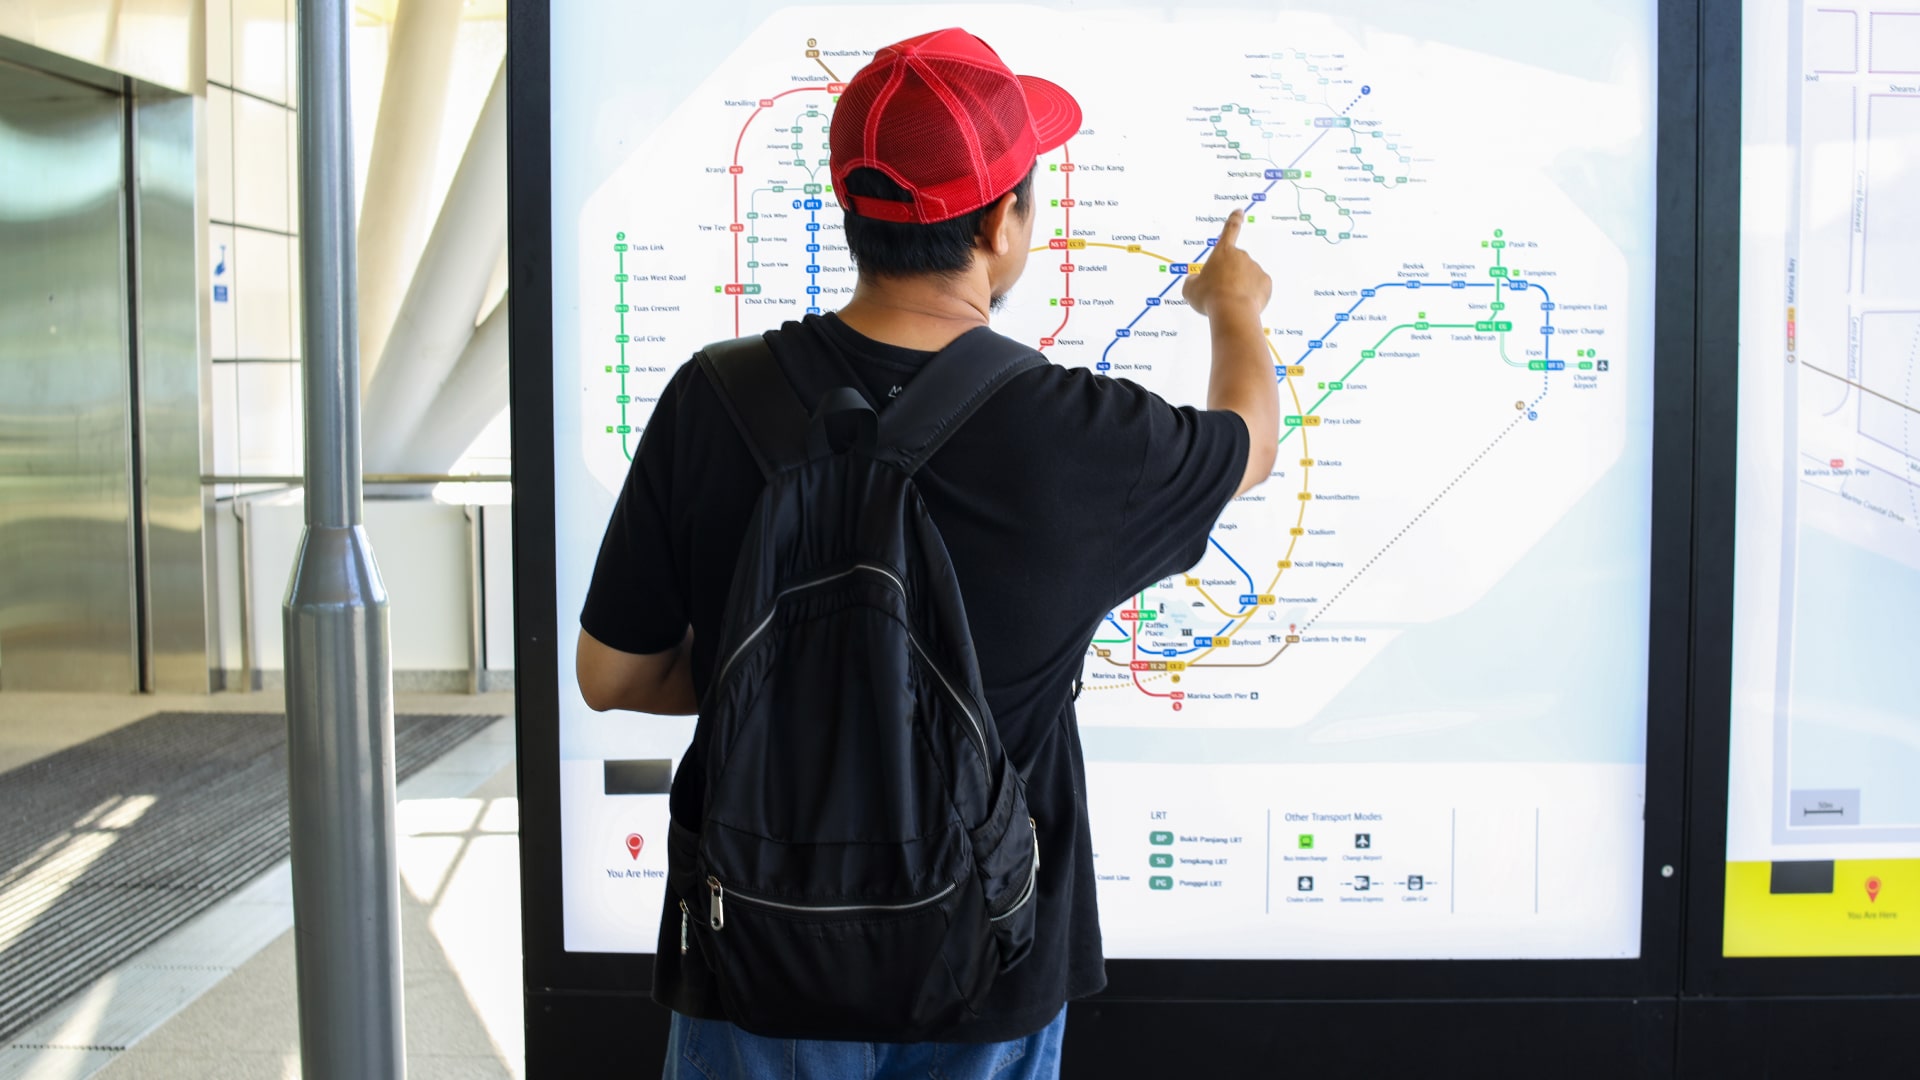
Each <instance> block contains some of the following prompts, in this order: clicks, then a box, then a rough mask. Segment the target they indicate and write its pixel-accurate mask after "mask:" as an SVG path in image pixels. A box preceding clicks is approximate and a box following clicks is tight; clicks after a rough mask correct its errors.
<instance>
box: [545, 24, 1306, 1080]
mask: <svg viewBox="0 0 1920 1080" xmlns="http://www.w3.org/2000/svg"><path fill="white" fill-rule="evenodd" d="M1079 126H1080V107H1079V106H1078V104H1076V103H1075V102H1074V101H1073V99H1072V98H1071V97H1069V96H1068V95H1067V94H1066V92H1065V91H1063V90H1061V89H1060V88H1059V87H1056V86H1054V85H1053V84H1051V83H1047V82H1044V81H1042V80H1039V79H1034V78H1030V77H1019V76H1015V75H1014V74H1013V73H1012V72H1010V71H1008V70H1007V68H1006V66H1005V65H1004V64H1003V63H1002V62H1001V61H1000V59H999V57H998V56H997V55H995V54H994V52H993V51H992V49H990V48H989V47H987V45H986V44H985V43H984V42H982V41H980V40H979V39H978V38H975V37H973V36H972V35H971V34H967V33H965V32H964V31H960V30H944V31H939V32H936V33H932V34H927V35H923V36H921V37H917V38H912V39H909V40H907V41H903V42H901V43H899V44H897V45H894V46H890V47H888V48H886V49H882V50H880V51H879V52H878V53H876V54H875V56H874V59H873V62H872V63H871V64H870V65H869V66H868V67H866V68H864V69H862V70H861V71H860V72H859V73H858V74H857V75H855V76H854V78H853V80H852V82H850V83H849V84H848V86H847V88H846V92H845V93H844V94H843V95H842V97H841V100H840V102H839V105H838V108H837V110H836V111H835V113H834V116H833V124H832V132H831V153H832V157H831V162H832V177H833V184H834V192H835V194H836V195H837V196H838V197H839V198H840V201H841V205H842V207H843V208H844V209H845V210H846V240H847V247H848V249H849V251H850V252H851V254H852V256H853V259H854V261H855V263H856V264H857V266H858V269H859V278H858V284H857V286H856V288H855V289H854V294H853V298H852V299H851V300H850V301H849V302H848V303H847V304H846V306H845V307H843V308H842V309H841V310H840V311H839V312H838V313H835V314H827V315H818V316H813V315H810V316H808V317H806V318H805V319H803V320H801V321H799V322H789V323H787V324H785V325H784V326H782V327H781V328H780V329H779V330H776V331H772V332H769V333H768V334H767V335H766V341H767V344H768V346H769V347H770V348H771V349H772V350H773V352H774V355H775V357H776V359H777V360H778V361H779V364H780V366H781V368H782V370H783V371H784V372H785V373H787V374H788V376H789V378H790V379H793V376H794V373H796V372H813V373H815V375H814V381H816V382H817V381H818V380H819V375H818V373H820V372H822V371H826V372H830V373H833V374H834V375H836V376H838V378H837V380H835V381H834V384H835V385H852V386H855V387H856V388H858V389H860V390H861V391H863V392H864V395H865V397H866V398H867V399H868V401H869V402H871V403H873V404H874V406H875V407H876V408H882V409H883V408H884V407H885V405H886V403H887V401H888V400H889V399H890V398H892V397H893V396H894V395H896V394H898V393H899V392H900V390H901V389H902V388H903V387H904V386H905V385H906V384H907V383H908V382H910V381H911V380H912V378H913V376H914V373H915V372H916V370H918V369H919V368H920V367H921V366H922V365H924V364H925V363H926V362H927V361H928V359H929V358H930V357H931V356H933V355H934V353H936V352H937V351H939V350H940V349H941V348H943V347H944V346H946V345H947V344H948V343H949V342H952V341H953V340H955V339H956V338H958V337H960V336H961V335H962V334H963V333H966V332H967V331H969V330H973V329H975V328H977V327H981V326H985V325H986V324H987V322H988V315H989V312H990V311H992V310H994V309H995V308H997V307H998V306H999V304H1000V302H1001V300H1002V299H1003V298H1004V297H1005V296H1006V294H1007V292H1008V290H1009V289H1011V288H1012V287H1013V285H1014V283H1015V282H1016V281H1017V280H1018V279H1019V277H1020V274H1021V271H1022V270H1023V269H1024V268H1025V266H1026V262H1027V253H1028V250H1029V249H1030V248H1031V247H1032V243H1033V229H1034V214H1033V207H1032V203H1033V199H1032V191H1033V171H1034V168H1035V163H1036V161H1037V158H1038V155H1040V154H1042V153H1046V152H1048V151H1050V150H1053V149H1055V148H1057V147H1059V146H1060V145H1062V144H1063V143H1065V142H1066V141H1067V139H1068V138H1070V137H1071V136H1072V135H1073V134H1074V133H1075V132H1076V131H1077V130H1078V128H1079ZM1241 224H1242V217H1241V215H1240V214H1239V213H1235V214H1234V215H1232V216H1231V217H1230V218H1229V219H1228V220H1227V222H1226V225H1225V228H1224V230H1223V231H1222V233H1221V234H1220V238H1219V240H1218V241H1217V242H1216V245H1215V247H1214V248H1213V250H1212V251H1211V253H1210V254H1209V255H1208V257H1207V258H1206V260H1205V265H1204V269H1203V272H1202V273H1200V274H1197V275H1192V276H1189V277H1188V279H1187V281H1186V283H1185V289H1184V292H1183V296H1184V298H1185V300H1186V302H1187V304H1188V305H1189V306H1190V307H1192V309H1193V310H1194V311H1195V312H1197V313H1199V314H1200V315H1203V316H1205V317H1206V318H1207V319H1208V320H1209V323H1210V328H1211V338H1212V357H1213V367H1212V374H1211V378H1210V381H1209V384H1208V394H1207V397H1208V401H1207V404H1208V408H1207V409H1206V410H1205V411H1200V410H1195V409H1192V408H1174V407H1173V406H1171V405H1169V404H1167V403H1166V402H1165V401H1163V400H1161V399H1160V398H1159V397H1157V396H1155V395H1154V394H1152V393H1149V392H1148V391H1146V390H1144V389H1142V388H1141V387H1138V386H1136V385H1134V384H1132V383H1129V382H1126V381H1123V380H1114V379H1109V378H1106V377H1104V376H1098V375H1095V374H1093V373H1092V372H1090V371H1088V370H1086V369H1084V368H1070V367H1060V366H1053V365H1043V366H1041V367H1039V368H1036V369H1034V370H1031V371H1027V372H1024V373H1022V374H1020V375H1018V376H1016V377H1014V378H1013V379H1012V380H1011V381H1009V382H1008V383H1007V384H1006V385H1005V386H1004V388H1002V389H1001V390H1000V391H999V392H998V393H996V394H995V395H994V396H993V397H992V398H991V399H989V400H988V401H987V403H986V404H985V405H984V406H982V407H981V408H980V410H979V412H977V413H976V414H974V416H973V417H972V418H971V419H970V420H968V421H967V422H966V423H965V424H964V425H962V426H961V427H960V428H959V430H958V431H957V432H956V433H955V434H954V435H953V436H952V438H951V439H950V440H949V441H948V442H947V443H946V444H945V445H944V446H943V447H942V448H941V449H940V450H939V451H938V452H937V453H935V454H934V456H933V457H932V458H931V459H930V460H929V461H928V463H927V464H926V465H925V466H924V467H923V468H922V469H921V470H920V471H919V472H918V473H917V474H915V477H914V482H915V485H916V486H917V488H918V489H919V491H920V493H921V495H922V497H923V498H924V500H925V503H926V506H927V509H928V513H929V515H930V517H931V518H932V520H933V522H934V524H935V525H936V526H937V527H938V529H939V531H940V534H941V536H942V537H943V539H944V541H945V543H946V545H947V548H948V552H949V554H950V556H951V559H952V563H953V567H954V572H955V576H956V577H957V579H958V582H959V585H960V591H961V594H962V597H963V599H964V602H965V607H966V616H967V620H968V623H969V625H970V626H971V627H972V630H973V636H974V645H975V649H976V651H977V655H978V659H979V668H980V673H981V677H982V679H983V681H984V685H985V688H986V693H987V698H988V705H989V709H990V711H991V714H992V716H993V717H994V720H995V723H996V725H997V727H998V729H999V734H1000V739H1001V742H1002V743H1003V744H1004V745H1005V747H1006V752H1007V755H1008V758H1009V760H1010V761H1011V762H1012V763H1013V764H1014V765H1015V766H1016V767H1017V768H1018V769H1019V770H1020V772H1021V774H1022V775H1023V776H1024V777H1025V780H1026V792H1027V799H1028V804H1029V808H1030V810H1031V812H1032V815H1033V817H1034V819H1035V821H1036V824H1037V829H1038V835H1039V837H1040V844H1041V853H1040V867H1041V871H1040V880H1039V891H1038V896H1037V904H1038V907H1037V909H1036V918H1037V919H1038V923H1037V929H1036V932H1035V940H1034V944H1033V949H1032V952H1031V954H1030V955H1028V956H1027V957H1026V958H1025V960H1024V961H1022V962H1021V963H1020V964H1019V965H1018V966H1016V967H1014V968H1012V969H1011V970H1010V971H1007V972H1005V973H1003V974H1001V975H1000V976H999V977H998V979H997V981H996V982H995V983H994V984H993V987H992V990H991V993H990V996H989V998H988V1001H987V1006H986V1008H984V1009H983V1010H982V1011H981V1013H980V1015H979V1016H978V1017H977V1018H976V1019H973V1020H971V1021H969V1022H967V1023H965V1024H964V1025H962V1026H960V1027H957V1028H956V1029H954V1030H953V1031H951V1032H947V1033H945V1034H944V1036H943V1039H942V1041H939V1042H931V1043H919V1044H899V1043H848V1042H827V1041H807V1040H799V1041H793V1040H776V1039H769V1038H763V1037H760V1036H756V1035H753V1034H750V1033H748V1032H746V1031H744V1030H741V1029H740V1028H738V1027H736V1026H734V1025H733V1024H731V1023H729V1022H728V1020H727V1014H726V1011H725V1009H724V1008H723V1007H722V1006H721V1004H720V999H719V995H718V992H717V990H716V988H715V981H716V976H715V975H714V973H713V972H711V971H709V970H707V969H706V967H705V966H704V964H703V963H702V960H701V956H700V953H699V950H693V951H691V952H685V953H683V951H682V950H681V949H680V947H679V934H680V917H679V912H678V910H677V904H678V900H679V899H682V898H676V897H673V896H669V897H668V898H667V899H668V904H667V906H668V910H667V912H665V913H663V916H662V922H661V936H660V950H659V958H658V966H657V968H656V981H655V997H656V998H657V999H658V1000H660V1001H661V1002H662V1003H664V1004H666V1005H668V1006H670V1007H671V1008H672V1009H673V1010H674V1013H675V1015H674V1022H673V1038H672V1042H671V1044H670V1050H669V1058H668V1062H667V1069H666V1075H667V1076H668V1077H670V1078H672V1077H680V1076H702V1077H707V1078H710V1080H722V1078H732V1077H755V1076H762V1075H779V1076H804V1077H833V1078H839V1077H843V1076H847V1077H852V1076H858V1077H875V1076H896V1075H897V1076H916V1077H924V1076H927V1075H930V1074H931V1075H938V1076H944V1077H955V1078H961V1077H982V1078H984V1077H988V1076H993V1077H998V1078H1005V1080H1018V1078H1027V1077H1051V1076H1056V1075H1057V1074H1058V1069H1059V1053H1060V1043H1061V1038H1062V1033H1063V1031H1064V1029H1065V1021H1066V1010H1065V1004H1066V1002H1067V1001H1069V1000H1071V999H1074V998H1079V997H1084V996H1087V995H1089V994H1093V993H1096V992H1098V991H1099V990H1100V989H1101V988H1102V987H1104V986H1105V984H1106V976H1105V971H1104V967H1103V960H1102V956H1101V951H1100V926H1099V920H1098V913H1097V911H1096V909H1095V896H1094V872H1093V856H1092V850H1091V843H1090V839H1089V833H1088V824H1087V805H1086V793H1085V789H1086V782H1085V766H1084V763H1083V761H1082V757H1081V750H1080V737H1079V731H1078V728H1077V726H1076V724H1075V718H1074V699H1075V698H1076V697H1077V696H1078V689H1079V687H1078V675H1079V673H1080V669H1081V664H1082V662H1083V658H1084V657H1085V655H1086V651H1087V648H1088V645H1089V642H1090V640H1091V638H1092V636H1093V634H1094V631H1095V628H1096V627H1097V626H1099V625H1100V623H1101V621H1102V619H1103V618H1104V616H1105V615H1106V614H1107V613H1108V612H1109V611H1111V610H1112V609H1113V608H1114V607H1116V606H1117V605H1119V604H1120V603H1122V602H1123V601H1124V600H1125V599H1126V598H1127V597H1129V596H1131V595H1132V594H1133V593H1135V592H1136V591H1137V590H1139V589H1141V588H1143V587H1145V586H1146V585H1148V584H1149V583H1151V582H1154V581H1157V580H1159V579H1161V578H1164V577H1167V576H1169V575H1171V574H1174V573H1177V572H1180V571H1182V570H1185V569H1187V568H1189V567H1191V566H1193V565H1194V564H1195V563H1197V562H1199V560H1200V558H1201V556H1202V555H1203V554H1204V553H1205V549H1206V542H1207V535H1208V533H1209V532H1210V531H1211V529H1212V526H1213V523H1214V521H1215V519H1216V518H1217V517H1218V516H1219V513H1220V511H1221V510H1222V509H1223V508H1224V507H1225V505H1226V503H1227V501H1228V500H1229V499H1231V498H1233V497H1234V496H1236V495H1237V494H1239V493H1242V492H1245V491H1246V490H1248V489H1249V488H1251V487H1253V486H1254V485H1256V484H1258V483H1260V482H1261V481H1263V480H1265V479H1266V478H1267V476H1268V475H1269V473H1270V472H1271V470H1272V468H1273V461H1274V456H1275V451H1276V448H1277V440H1278V430H1277V428H1278V423H1279V398H1278V393H1277V387H1276V384H1275V380H1274V377H1273V367H1272V360H1271V359H1270V357H1269V355H1268V352H1267V347H1266V343H1265V339H1264V336H1263V330H1262V326H1261V312H1262V310H1263V309H1264V308H1265V306H1266V304H1267V301H1268V299H1269V296H1270V294H1271V288H1272V286H1271V282H1270V281H1269V279H1268V277H1267V275H1266V274H1265V273H1264V272H1263V271H1262V270H1261V269H1260V267H1259V266H1258V265H1256V264H1255V263H1254V261H1253V260H1252V259H1251V258H1249V257H1248V256H1247V255H1246V254H1245V253H1244V252H1242V251H1241V250H1240V249H1239V246H1238V244H1237V242H1236V241H1237V239H1238V236H1239V232H1240V228H1241ZM1083 317H1084V316H1083ZM793 381H804V380H798V379H794V380H793ZM762 484H763V481H762V477H761V473H760V471H759V469H758V468H757V466H756V464H755V461H754V458H753V456H752V454H751V452H750V450H749V448H748V447H747V445H746V444H745V443H744V442H743V441H742V439H741V437H740V435H739V434H738V432H737V431H736V430H735V428H734V426H733V425H732V424H731V423H730V422H729V418H728V416H727V414H726V412H725V411H724V406H723V405H722V403H721V401H720V399H719V397H718V395H717V392H716V391H715V389H714V388H713V386H712V385H711V384H710V383H709V382H708V381H707V380H706V378H705V377H704V376H703V374H702V373H701V371H700V370H699V368H698V366H697V365H695V364H688V365H686V366H684V367H682V368H681V370H680V372H679V373H678V374H677V375H676V376H675V377H674V378H673V380H672V382H671V383H670V384H669V385H668V387H667V389H666V390H665V392H664V393H663V394H662V395H661V398H660V401H659V404H658V406H657V407H656V408H655V411H654V413H653V417H652V420H651V422H650V424H649V425H648V427H647V429H646V433H645V436H644V438H643V439H642V442H641V446H640V451H639V453H638V454H637V455H636V456H635V458H634V463H633V467H632V470H631V472H630V474H629V476H628V479H627V483H626V487H625V490H624V491H623V492H622V493H621V496H620V500H619V503H618V505H617V506H616V507H615V509H614V513H613V518H612V521H611V522H610V523H609V525H608V528H607V534H606V539H605V541H604V543H603V545H602V547H601V551H600V558H599V562H598V565H597V566H596V568H595V571H594V578H593V584H592V586H591V588H590V590H589V593H588V596H587V602H586V606H585V609H584V611H583V612H582V615H581V633H580V640H579V648H578V654H577V669H578V675H579V682H580V688H581V691H582V693H583V694H584V695H585V698H586V701H587V703H588V704H589V705H590V706H592V707H593V708H595V709H603V710H604V709H629V710H633V711H637V712H650V713H660V714H687V713H692V712H695V711H696V710H697V708H698V702H699V700H700V693H701V691H703V690H704V689H705V688H706V686H707V685H708V683H709V681H710V680H711V679H712V678H713V675H714V671H713V668H714V664H715V659H716V658H715V656H714V648H715V645H716V644H717V642H716V638H717V636H718V633H719V628H720V625H721V622H722V618H723V609H724V607H725V604H726V600H727V595H728V591H729V587H730V584H731V578H732V573H733V569H734V564H735V561H736V559H737V557H738V554H739V551H740V547H741V543H742V540H743V534H744V532H745V529H746V525H747V521H748V517H749V515H750V513H751V512H752V509H753V506H754V503H755V500H756V499H757V498H758V496H759V494H760V491H761V489H762ZM706 734H707V733H706V731H705V729H704V726H702V727H701V728H700V729H697V730H696V732H695V734H694V738H693V743H692V745H691V746H690V747H689V749H688V752H687V755H686V757H685V759H684V760H683V762H682V765H681V767H680V770H679V773H678V775H677V776H676V778H675V782H674V787H673V795H672V812H673V816H674V819H675V821H676V822H679V823H681V824H683V825H685V826H687V827H689V828H694V829H697V828H698V826H699V823H700V811H701V792H700V791H699V790H696V789H697V788H698V787H699V785H701V784H703V783H704V778H703V777H702V776H701V772H702V770H701V768H700V767H699V765H698V763H699V762H701V761H702V759H703V755H704V753H705V741H704V740H705V737H706Z"/></svg>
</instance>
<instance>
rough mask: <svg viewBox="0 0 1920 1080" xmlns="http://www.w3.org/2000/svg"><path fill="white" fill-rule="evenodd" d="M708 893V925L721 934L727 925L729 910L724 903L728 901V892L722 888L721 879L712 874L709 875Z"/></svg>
mask: <svg viewBox="0 0 1920 1080" xmlns="http://www.w3.org/2000/svg"><path fill="white" fill-rule="evenodd" d="M707 893H708V896H709V899H708V900H707V925H709V926H711V927H713V930H714V932H715V933H719V932H720V929H721V928H722V927H724V926H726V925H727V909H726V908H725V907H724V906H723V903H722V902H723V901H724V900H725V899H726V890H725V889H722V888H721V887H720V879H719V878H717V877H714V876H713V875H712V874H708V875H707Z"/></svg>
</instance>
